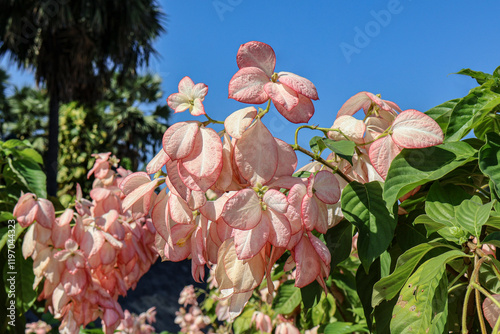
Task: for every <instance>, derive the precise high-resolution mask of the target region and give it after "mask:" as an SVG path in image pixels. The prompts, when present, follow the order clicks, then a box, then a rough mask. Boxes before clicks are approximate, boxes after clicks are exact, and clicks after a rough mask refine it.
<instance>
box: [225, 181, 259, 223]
mask: <svg viewBox="0 0 500 334" xmlns="http://www.w3.org/2000/svg"><path fill="white" fill-rule="evenodd" d="M221 217H222V219H224V221H225V222H226V223H227V224H228V225H229V226H231V227H233V228H237V229H239V230H250V229H252V228H254V227H255V226H257V224H259V222H260V220H261V217H262V207H261V203H260V200H259V198H258V197H257V194H256V193H255V191H253V190H252V189H248V188H247V189H243V190H240V191H238V192H237V193H236V194H235V195H234V196H232V197H231V198H230V199H229V200H228V201H227V202H226V204H225V205H224V210H223V212H222V215H221Z"/></svg>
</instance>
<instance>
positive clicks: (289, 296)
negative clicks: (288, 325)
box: [273, 280, 302, 314]
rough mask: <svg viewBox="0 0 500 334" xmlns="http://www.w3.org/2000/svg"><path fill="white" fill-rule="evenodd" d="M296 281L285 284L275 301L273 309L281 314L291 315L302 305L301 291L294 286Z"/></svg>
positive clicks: (280, 288)
mask: <svg viewBox="0 0 500 334" xmlns="http://www.w3.org/2000/svg"><path fill="white" fill-rule="evenodd" d="M294 284H295V281H294V280H289V281H286V282H285V283H283V284H282V285H281V286H280V287H279V289H278V292H277V295H276V298H274V300H273V309H274V311H275V312H277V313H279V314H290V313H292V312H293V310H295V308H296V307H297V306H299V305H300V302H301V301H302V296H301V292H300V289H299V288H297V287H296V286H294Z"/></svg>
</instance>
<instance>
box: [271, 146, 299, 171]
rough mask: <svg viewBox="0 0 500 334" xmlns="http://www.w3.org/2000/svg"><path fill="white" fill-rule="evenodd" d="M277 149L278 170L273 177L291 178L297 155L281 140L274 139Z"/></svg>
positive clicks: (295, 166)
mask: <svg viewBox="0 0 500 334" xmlns="http://www.w3.org/2000/svg"><path fill="white" fill-rule="evenodd" d="M274 139H275V140H276V144H277V149H278V168H277V169H276V172H275V173H274V177H280V176H291V175H292V174H293V172H295V169H296V168H297V154H295V151H294V150H293V149H292V147H291V146H290V145H288V144H287V143H285V142H284V141H283V140H281V139H278V138H274Z"/></svg>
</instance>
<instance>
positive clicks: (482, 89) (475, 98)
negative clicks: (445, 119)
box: [445, 80, 500, 142]
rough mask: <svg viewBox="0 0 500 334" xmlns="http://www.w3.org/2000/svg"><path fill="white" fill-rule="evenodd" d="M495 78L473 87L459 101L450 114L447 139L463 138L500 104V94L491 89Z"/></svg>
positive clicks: (449, 140)
mask: <svg viewBox="0 0 500 334" xmlns="http://www.w3.org/2000/svg"><path fill="white" fill-rule="evenodd" d="M493 84H494V80H489V81H488V82H486V83H485V84H484V85H482V86H479V87H476V88H473V89H471V91H470V92H469V94H468V95H467V96H465V97H463V98H462V99H461V100H460V102H458V103H457V105H456V106H455V108H453V111H452V113H451V116H450V123H449V124H448V128H447V129H446V135H445V141H447V142H453V141H457V140H460V139H462V138H463V137H464V136H465V135H467V134H468V133H469V131H470V130H472V129H473V128H474V127H476V126H477V125H478V124H479V123H481V121H482V119H483V118H484V117H485V116H486V115H487V114H488V113H489V112H491V111H493V110H494V109H495V108H496V107H497V106H498V105H499V104H500V95H499V94H497V93H494V92H493V91H491V87H492V85H493Z"/></svg>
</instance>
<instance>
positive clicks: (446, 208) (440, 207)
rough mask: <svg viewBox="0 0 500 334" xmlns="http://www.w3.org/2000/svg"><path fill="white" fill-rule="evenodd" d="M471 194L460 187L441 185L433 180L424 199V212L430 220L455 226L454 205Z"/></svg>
mask: <svg viewBox="0 0 500 334" xmlns="http://www.w3.org/2000/svg"><path fill="white" fill-rule="evenodd" d="M470 197H471V196H470V195H469V194H467V192H465V190H463V189H462V188H461V187H459V186H456V185H453V184H447V185H444V186H441V184H440V183H439V182H434V183H433V184H432V186H431V187H430V189H429V193H428V194H427V200H426V201H425V213H427V215H428V216H429V218H431V219H432V220H434V221H436V222H438V223H441V224H444V225H446V226H449V227H452V226H455V224H454V218H455V206H458V205H460V203H462V202H463V201H464V200H466V199H469V198H470Z"/></svg>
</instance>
